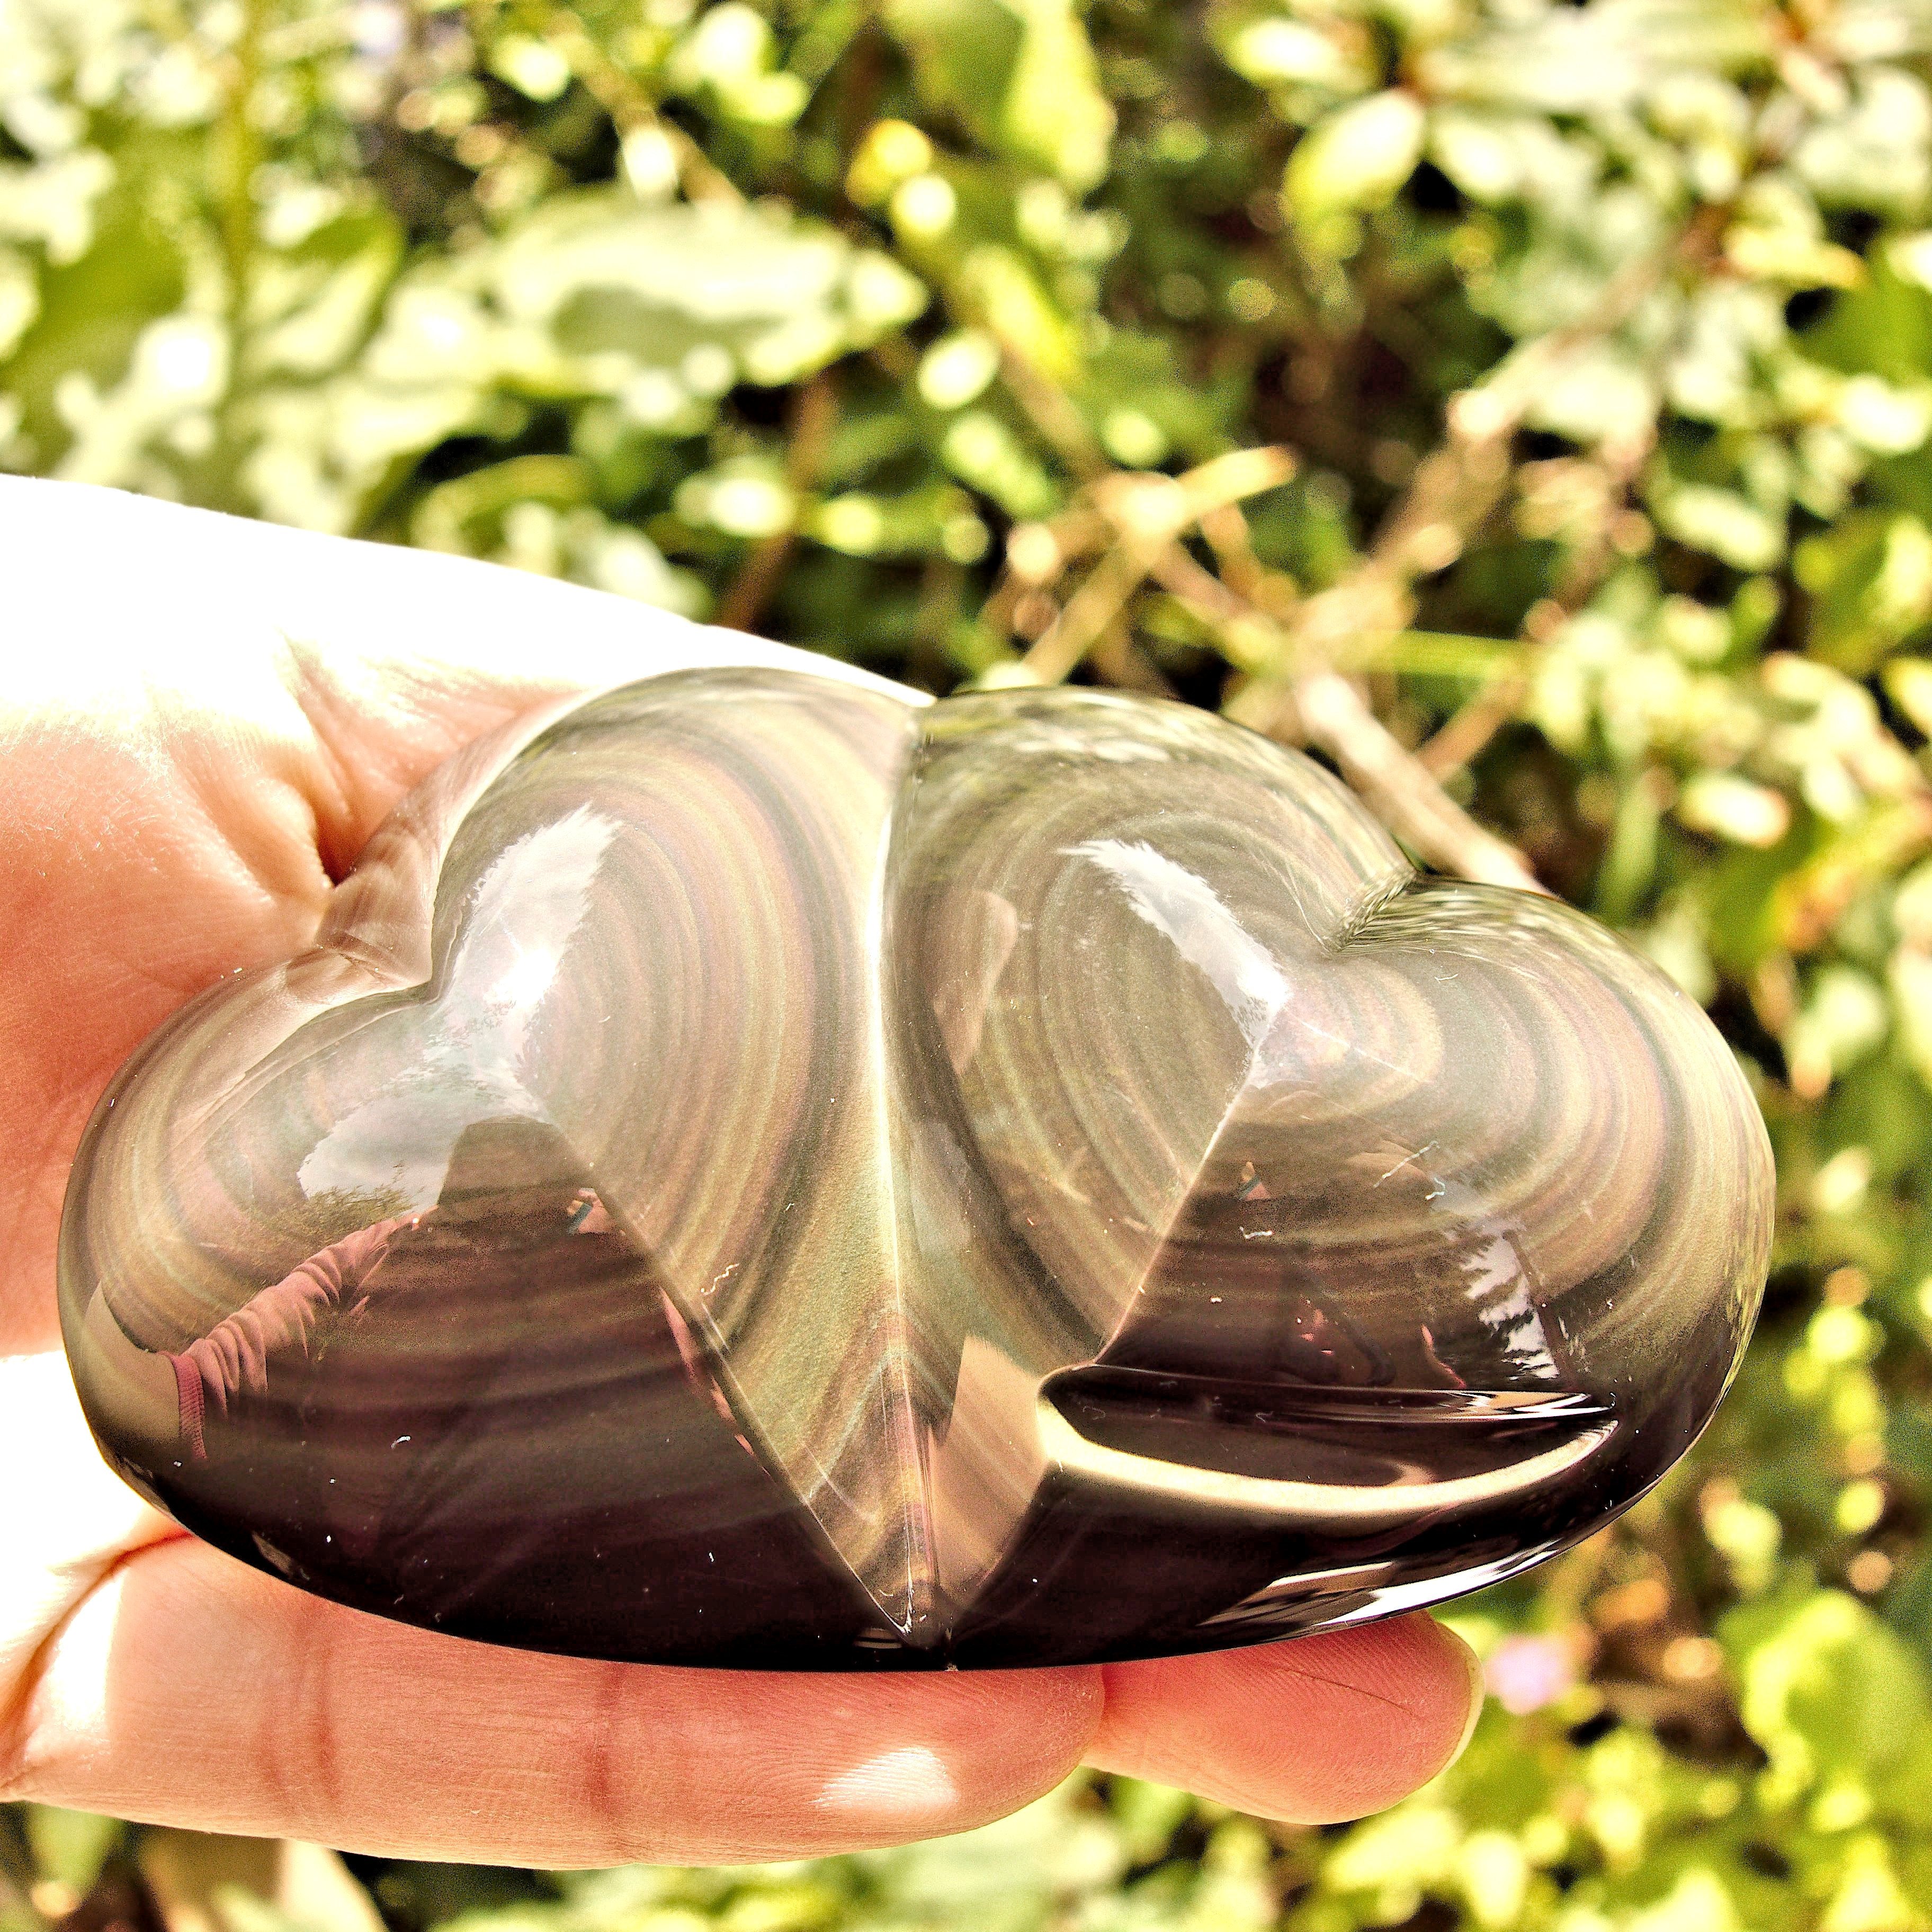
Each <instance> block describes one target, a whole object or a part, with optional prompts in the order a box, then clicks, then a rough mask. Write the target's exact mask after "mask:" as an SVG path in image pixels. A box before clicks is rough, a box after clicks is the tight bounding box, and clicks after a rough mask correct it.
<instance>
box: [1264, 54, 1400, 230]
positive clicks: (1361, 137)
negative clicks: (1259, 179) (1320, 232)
mask: <svg viewBox="0 0 1932 1932" xmlns="http://www.w3.org/2000/svg"><path fill="white" fill-rule="evenodd" d="M1427 126H1428V116H1427V113H1425V111H1424V108H1423V105H1422V103H1421V101H1418V99H1417V98H1415V95H1412V94H1410V93H1408V92H1406V91H1405V90H1404V89H1401V88H1395V87H1392V88H1390V89H1387V90H1386V91H1385V92H1382V93H1381V94H1372V95H1370V96H1369V97H1368V98H1367V100H1365V101H1352V102H1351V103H1350V104H1349V105H1348V106H1347V107H1340V108H1337V110H1335V112H1334V113H1332V114H1331V115H1328V116H1326V117H1325V118H1324V119H1322V120H1321V121H1317V122H1316V124H1315V125H1314V126H1313V127H1311V128H1310V130H1309V131H1308V132H1307V134H1305V135H1304V136H1303V137H1302V139H1301V141H1300V142H1298V144H1297V145H1296V147H1295V152H1294V153H1293V154H1291V155H1290V156H1289V160H1288V172H1287V173H1286V175H1285V176H1284V178H1283V190H1282V191H1283V196H1285V198H1286V201H1287V202H1288V205H1289V210H1290V211H1291V212H1292V214H1294V216H1295V219H1296V220H1298V221H1299V222H1302V223H1318V222H1319V221H1320V220H1322V218H1323V217H1326V216H1332V215H1335V214H1355V213H1361V212H1366V211H1367V210H1369V209H1371V208H1382V207H1384V206H1385V205H1387V204H1388V202H1390V201H1391V200H1392V199H1394V196H1395V194H1396V192H1397V190H1398V189H1399V188H1400V187H1401V186H1402V185H1403V183H1404V182H1405V181H1407V180H1408V179H1409V176H1410V175H1412V174H1413V173H1414V172H1415V164H1416V163H1417V162H1418V160H1421V157H1422V140H1423V136H1424V133H1425V132H1426V131H1427Z"/></svg>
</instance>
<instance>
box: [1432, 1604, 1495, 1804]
mask: <svg viewBox="0 0 1932 1932" xmlns="http://www.w3.org/2000/svg"><path fill="white" fill-rule="evenodd" d="M1436 1628H1437V1629H1438V1630H1439V1631H1441V1632H1442V1634H1443V1635H1444V1636H1445V1637H1447V1638H1448V1640H1449V1641H1450V1642H1451V1643H1453V1644H1454V1646H1456V1648H1457V1649H1458V1650H1459V1651H1460V1652H1462V1654H1463V1669H1464V1670H1466V1671H1468V1673H1469V1716H1468V1717H1467V1718H1465V1719H1464V1720H1463V1735H1462V1736H1461V1738H1460V1739H1459V1740H1458V1741H1457V1745H1456V1748H1455V1749H1454V1751H1451V1753H1450V1754H1449V1756H1448V1759H1447V1760H1446V1761H1445V1763H1444V1764H1443V1766H1442V1769H1443V1770H1444V1771H1447V1770H1448V1769H1449V1766H1451V1765H1452V1764H1454V1763H1455V1762H1456V1760H1457V1759H1458V1758H1460V1757H1461V1756H1462V1755H1463V1753H1464V1752H1465V1751H1467V1750H1468V1749H1469V1740H1470V1739H1472V1738H1473V1737H1474V1736H1475V1735H1476V1727H1477V1726H1478V1724H1481V1722H1482V1719H1483V1699H1484V1697H1485V1696H1486V1695H1487V1692H1488V1689H1489V1687H1488V1685H1487V1683H1486V1682H1484V1677H1483V1660H1482V1659H1481V1658H1480V1657H1478V1655H1476V1653H1475V1652H1474V1651H1473V1650H1472V1649H1470V1648H1469V1645H1468V1644H1467V1643H1466V1642H1465V1641H1464V1640H1463V1639H1462V1638H1461V1637H1459V1636H1457V1634H1456V1633H1455V1631H1452V1630H1451V1628H1449V1626H1448V1625H1447V1624H1438V1625H1436ZM1438 1775H1440V1773H1439V1774H1438Z"/></svg>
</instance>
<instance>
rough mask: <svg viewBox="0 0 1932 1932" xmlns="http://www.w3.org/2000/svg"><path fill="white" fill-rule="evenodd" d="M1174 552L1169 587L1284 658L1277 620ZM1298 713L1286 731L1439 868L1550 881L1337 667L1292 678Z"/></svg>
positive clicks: (1219, 627) (1218, 624)
mask: <svg viewBox="0 0 1932 1932" xmlns="http://www.w3.org/2000/svg"><path fill="white" fill-rule="evenodd" d="M1176 556H1182V557H1185V556H1186V553H1185V552H1184V551H1181V550H1178V547H1177V549H1176V550H1175V551H1172V552H1170V553H1169V556H1166V557H1163V559H1161V562H1160V567H1159V568H1158V569H1157V571H1156V574H1157V576H1158V577H1160V580H1161V581H1162V582H1163V584H1164V585H1165V586H1166V588H1167V589H1168V590H1169V592H1171V593H1172V595H1175V597H1176V598H1178V599H1179V600H1180V601H1181V602H1182V603H1183V604H1186V605H1187V607H1189V608H1190V610H1193V612H1194V613H1195V614H1196V616H1199V618H1200V619H1202V622H1205V623H1206V624H1208V625H1210V626H1211V628H1214V630H1215V631H1217V632H1218V633H1219V634H1220V635H1221V636H1222V637H1223V639H1224V640H1229V643H1230V644H1231V646H1232V648H1230V649H1229V655H1230V656H1231V657H1232V656H1234V655H1235V652H1236V651H1237V650H1244V651H1246V652H1249V653H1251V654H1252V653H1265V654H1267V655H1271V656H1273V655H1279V653H1280V651H1281V650H1282V649H1283V648H1284V647H1285V644H1284V640H1283V634H1282V631H1281V629H1280V626H1278V625H1276V624H1275V623H1274V620H1273V619H1271V618H1270V617H1269V616H1268V615H1267V613H1265V612H1264V611H1260V610H1256V609H1255V608H1254V607H1253V606H1252V605H1250V604H1247V603H1246V601H1244V599H1242V598H1240V597H1238V596H1237V595H1235V592H1233V591H1232V590H1231V589H1229V587H1228V586H1226V584H1225V583H1223V582H1222V581H1221V580H1220V578H1219V577H1215V576H1214V575H1212V574H1210V573H1209V572H1208V571H1205V570H1202V568H1201V567H1200V565H1199V564H1196V563H1195V562H1194V561H1193V559H1192V558H1191V557H1187V559H1186V561H1187V564H1188V565H1190V566H1192V568H1191V571H1190V570H1186V569H1177V568H1175V567H1174V563H1173V559H1174V558H1175V557H1176ZM1291 701H1292V704H1293V706H1294V712H1293V715H1292V719H1291V718H1278V719H1277V724H1278V727H1287V728H1286V730H1284V732H1283V735H1289V734H1290V733H1292V735H1294V736H1299V737H1301V738H1303V739H1306V741H1307V742H1309V743H1310V744H1312V745H1317V746H1319V748H1321V749H1322V751H1326V752H1327V753H1328V755H1329V756H1330V757H1331V758H1333V759H1334V760H1335V762H1336V763H1337V764H1338V765H1339V766H1340V767H1341V768H1342V771H1343V775H1345V776H1346V778H1348V780H1349V782H1350V784H1353V785H1354V786H1355V787H1356V789H1357V790H1358V791H1360V792H1361V793H1362V794H1363V796H1364V797H1365V798H1366V799H1367V800H1368V802H1369V803H1370V806H1371V807H1372V808H1373V810H1374V811H1375V812H1376V816H1377V817H1379V818H1380V819H1381V820H1382V823H1384V824H1385V825H1386V826H1388V828H1389V829H1390V830H1391V831H1392V832H1394V833H1395V835H1397V838H1401V839H1403V841H1405V842H1406V844H1408V845H1409V847H1410V848H1411V849H1412V850H1413V851H1414V852H1415V853H1416V855H1417V856H1418V857H1419V858H1421V859H1423V860H1424V861H1425V862H1427V864H1429V865H1433V866H1435V867H1436V869H1437V870H1438V871H1445V872H1450V873H1453V874H1455V875H1456V876H1457V877H1459V878H1464V879H1473V880H1477V881H1478V883H1482V884H1485V885H1494V886H1517V887H1518V888H1519V889H1521V890H1523V891H1526V892H1542V891H1543V890H1544V886H1542V885H1541V883H1539V881H1538V879H1537V877H1536V875H1535V873H1533V872H1532V871H1531V870H1530V868H1529V864H1528V862H1526V860H1525V859H1523V856H1522V854H1521V853H1519V852H1518V851H1517V850H1516V848H1515V847H1514V846H1512V845H1511V844H1508V843H1507V842H1505V841H1504V840H1502V839H1501V838H1498V837H1497V836H1496V834H1495V833H1494V832H1490V831H1488V830H1487V829H1485V828H1484V826H1481V825H1478V823H1476V821H1475V820H1474V819H1473V818H1472V817H1470V816H1469V814H1468V813H1467V812H1466V811H1464V810H1463V808H1462V807H1461V806H1460V805H1458V804H1457V802H1456V801H1455V800H1454V799H1452V798H1451V796H1449V794H1448V793H1447V792H1445V790H1443V789H1442V786H1441V785H1440V784H1438V783H1437V782H1436V779H1435V778H1434V777H1433V775H1431V774H1430V772H1429V771H1428V770H1427V769H1426V768H1425V767H1424V766H1423V765H1422V764H1421V762H1420V761H1419V760H1418V759H1417V757H1416V756H1415V753H1414V752H1413V751H1409V749H1408V748H1406V746H1405V745H1403V744H1402V743H1401V742H1400V740H1399V739H1397V738H1396V737H1395V736H1394V733H1391V731H1390V730H1389V728H1388V726H1387V725H1385V724H1383V722H1382V720H1381V719H1380V718H1378V717H1377V716H1376V715H1375V713H1374V712H1373V711H1371V710H1370V709H1369V707H1368V706H1367V704H1366V703H1364V702H1363V700H1362V699H1361V696H1360V695H1359V694H1358V693H1357V691H1356V690H1355V686H1354V685H1352V684H1351V683H1350V682H1349V680H1348V679H1346V678H1345V677H1343V676H1342V675H1341V673H1340V672H1338V671H1334V670H1327V669H1322V670H1313V671H1309V672H1307V673H1304V675H1303V676H1301V678H1299V679H1297V680H1296V682H1295V686H1294V691H1293V696H1292V700H1291Z"/></svg>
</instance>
